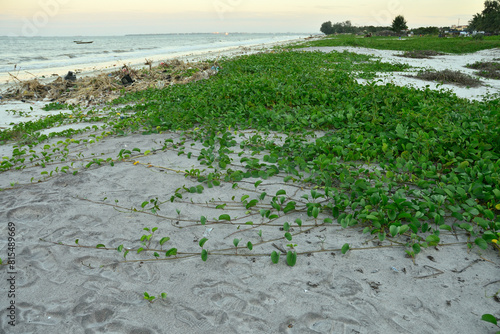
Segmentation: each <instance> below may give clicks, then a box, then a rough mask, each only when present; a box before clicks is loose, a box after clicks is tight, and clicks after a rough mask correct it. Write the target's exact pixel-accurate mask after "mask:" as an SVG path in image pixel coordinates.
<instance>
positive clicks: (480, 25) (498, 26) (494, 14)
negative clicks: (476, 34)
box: [469, 0, 500, 33]
mask: <svg viewBox="0 0 500 334" xmlns="http://www.w3.org/2000/svg"><path fill="white" fill-rule="evenodd" d="M469 30H476V31H484V32H489V33H498V32H500V0H489V1H485V2H484V9H483V11H482V12H481V13H477V14H475V15H474V16H473V17H472V20H470V21H469Z"/></svg>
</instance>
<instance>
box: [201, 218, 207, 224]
mask: <svg viewBox="0 0 500 334" xmlns="http://www.w3.org/2000/svg"><path fill="white" fill-rule="evenodd" d="M200 222H201V225H205V224H206V223H207V217H205V216H201V218H200Z"/></svg>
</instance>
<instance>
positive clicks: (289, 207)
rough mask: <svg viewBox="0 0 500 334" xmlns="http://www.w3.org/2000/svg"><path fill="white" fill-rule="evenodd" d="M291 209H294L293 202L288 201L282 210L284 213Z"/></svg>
mask: <svg viewBox="0 0 500 334" xmlns="http://www.w3.org/2000/svg"><path fill="white" fill-rule="evenodd" d="M292 210H295V202H288V203H287V204H286V206H285V208H284V209H283V212H284V213H288V212H290V211H292Z"/></svg>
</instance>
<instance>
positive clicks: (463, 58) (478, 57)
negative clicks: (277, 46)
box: [302, 46, 500, 100]
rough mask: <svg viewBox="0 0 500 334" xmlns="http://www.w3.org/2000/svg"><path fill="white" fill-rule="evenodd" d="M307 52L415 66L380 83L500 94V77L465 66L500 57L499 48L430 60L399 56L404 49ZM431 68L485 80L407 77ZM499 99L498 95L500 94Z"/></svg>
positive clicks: (476, 96) (463, 93)
mask: <svg viewBox="0 0 500 334" xmlns="http://www.w3.org/2000/svg"><path fill="white" fill-rule="evenodd" d="M302 50H304V51H322V52H331V51H337V52H344V51H348V52H354V53H358V54H365V55H373V56H375V57H380V58H381V60H382V61H383V62H389V63H404V64H408V65H410V66H412V67H415V69H413V70H409V71H407V72H394V73H381V74H380V77H379V78H377V80H379V82H378V83H377V84H379V85H385V84H387V83H393V84H395V85H398V86H412V87H416V88H425V87H426V86H428V87H429V88H430V89H445V90H451V91H453V92H454V93H455V94H456V95H457V96H459V97H463V98H468V99H475V100H482V99H483V98H484V97H485V96H486V95H487V94H495V93H500V80H495V79H487V78H483V77H480V76H477V75H475V72H476V70H474V69H470V68H467V67H465V65H467V64H473V63H475V62H479V61H492V60H493V59H494V58H500V49H489V50H482V51H478V52H475V53H469V54H460V55H457V54H447V55H442V56H434V57H432V58H430V59H413V58H404V57H399V56H397V55H400V54H403V53H404V52H403V51H393V50H375V49H367V48H359V47H343V46H338V47H311V48H305V49H302ZM424 69H426V70H427V69H430V70H436V71H442V70H446V69H450V70H453V71H460V72H462V73H464V74H468V75H470V76H472V77H475V78H478V79H480V80H481V81H482V82H483V86H479V87H459V86H456V85H452V84H444V85H443V84H440V83H435V82H431V81H425V80H420V79H417V78H408V77H407V75H414V74H415V73H418V71H419V70H424ZM358 82H360V83H361V82H366V80H362V79H358ZM497 98H498V96H497Z"/></svg>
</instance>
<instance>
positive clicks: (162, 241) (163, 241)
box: [160, 237, 170, 246]
mask: <svg viewBox="0 0 500 334" xmlns="http://www.w3.org/2000/svg"><path fill="white" fill-rule="evenodd" d="M169 240H170V238H169V237H163V238H161V239H160V245H161V246H163V244H164V243H166V242H167V241H169Z"/></svg>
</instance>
